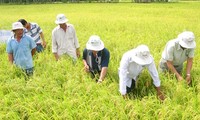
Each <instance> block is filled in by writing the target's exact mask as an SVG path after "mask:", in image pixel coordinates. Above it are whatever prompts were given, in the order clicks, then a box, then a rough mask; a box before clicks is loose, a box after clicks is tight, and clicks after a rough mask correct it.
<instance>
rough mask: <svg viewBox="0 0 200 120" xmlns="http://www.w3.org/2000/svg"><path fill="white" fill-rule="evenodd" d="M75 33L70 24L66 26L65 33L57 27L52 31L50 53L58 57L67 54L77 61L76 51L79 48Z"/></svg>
mask: <svg viewBox="0 0 200 120" xmlns="http://www.w3.org/2000/svg"><path fill="white" fill-rule="evenodd" d="M79 47H80V46H79V42H78V39H77V36H76V31H75V29H74V26H73V25H72V24H67V29H66V32H65V31H64V30H63V29H62V28H60V26H59V25H58V26H57V27H56V28H54V30H53V31H52V52H53V53H57V54H58V55H59V56H61V55H63V54H68V55H69V56H70V57H72V58H74V59H77V55H76V49H77V48H79Z"/></svg>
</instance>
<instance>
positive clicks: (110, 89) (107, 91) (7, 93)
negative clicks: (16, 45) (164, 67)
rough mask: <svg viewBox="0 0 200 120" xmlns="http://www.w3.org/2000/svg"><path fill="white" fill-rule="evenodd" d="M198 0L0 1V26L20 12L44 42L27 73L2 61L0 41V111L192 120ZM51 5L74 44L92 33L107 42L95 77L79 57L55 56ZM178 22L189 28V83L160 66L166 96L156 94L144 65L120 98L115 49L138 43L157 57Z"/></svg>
mask: <svg viewBox="0 0 200 120" xmlns="http://www.w3.org/2000/svg"><path fill="white" fill-rule="evenodd" d="M199 6H200V2H179V3H149V4H137V3H112V4H110V3H91V4H89V3H80V4H40V5H0V29H5V30H10V29H11V25H12V23H13V22H15V21H17V20H18V19H20V18H24V19H26V20H27V21H29V22H36V23H38V24H39V25H40V27H41V28H42V29H43V33H44V35H45V39H46V42H47V48H46V49H45V51H44V52H43V53H40V54H37V55H35V56H34V68H35V72H34V75H33V77H32V78H30V79H29V80H25V78H24V74H23V73H22V72H21V70H19V69H18V68H16V67H15V66H11V65H10V64H9V62H8V58H7V53H6V45H5V44H1V45H0V66H1V67H0V119H2V120H14V119H16V120H17V119H30V120H43V119H45V120H46V119H56V120H57V119H59V120H60V119H62V120H71V119H77V120H82V119H90V120H96V119H97V120H98V119H106V120H107V119H120V120H129V119H133V120H134V119H136V120H138V119H141V120H151V119H153V120H179V119H181V120H190V119H193V120H199V119H200V78H199V75H200V65H199V64H198V61H199V60H200V55H199V53H200V51H199V48H198V47H199V40H200V39H199V38H200V24H199V23H200V19H199V18H200V12H199V11H200V7H199ZM59 13H64V14H65V15H66V16H67V18H68V19H69V23H71V24H73V25H74V26H75V29H76V32H77V36H78V39H79V43H80V46H81V48H80V50H81V52H82V51H83V49H84V48H85V44H86V42H87V41H88V39H89V37H90V36H91V35H93V34H96V35H99V36H100V37H101V39H102V40H103V41H104V44H105V47H106V48H108V49H109V51H110V55H111V58H110V64H109V68H108V74H107V76H106V79H105V81H103V83H102V84H96V83H95V81H94V80H92V79H91V78H90V76H89V75H88V74H86V73H85V72H84V70H83V64H82V59H81V58H80V59H78V61H77V63H76V64H75V65H74V64H72V61H71V60H70V59H61V60H60V61H58V62H56V61H55V58H54V56H53V54H52V52H51V32H52V30H53V28H54V27H56V24H55V23H54V21H55V19H56V15H57V14H59ZM184 30H190V31H193V32H194V34H195V36H196V43H197V48H196V51H195V57H194V63H193V69H192V73H191V75H192V80H193V82H192V85H191V86H187V85H186V83H185V82H184V81H183V82H177V80H176V78H175V77H174V76H173V75H164V74H160V79H161V85H162V86H161V89H162V91H163V93H164V94H165V97H166V99H165V100H164V101H163V102H160V101H159V100H158V99H157V97H156V91H155V89H154V86H153V84H152V80H151V77H150V75H149V74H148V72H147V70H145V71H143V74H142V75H141V76H140V78H139V80H138V82H137V90H136V91H134V93H133V94H132V95H131V96H130V98H129V99H126V100H125V99H123V97H122V96H121V95H120V93H119V78H118V67H119V62H120V60H121V57H122V55H123V53H124V52H126V51H128V50H130V49H132V48H134V47H136V46H137V45H139V44H146V45H147V46H148V47H149V49H150V52H151V54H152V56H153V57H154V60H155V63H156V65H158V63H159V60H160V58H161V53H162V50H163V49H164V46H165V44H166V42H167V41H168V40H170V39H173V38H176V37H177V35H178V34H179V33H181V32H182V31H184ZM183 73H185V71H184V72H183Z"/></svg>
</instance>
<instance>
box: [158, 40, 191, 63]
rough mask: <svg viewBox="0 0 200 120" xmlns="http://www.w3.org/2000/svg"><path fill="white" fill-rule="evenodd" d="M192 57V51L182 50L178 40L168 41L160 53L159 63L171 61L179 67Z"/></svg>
mask: <svg viewBox="0 0 200 120" xmlns="http://www.w3.org/2000/svg"><path fill="white" fill-rule="evenodd" d="M193 57H194V49H184V50H183V49H182V48H181V46H180V44H179V41H178V39H174V40H170V41H169V42H168V43H167V44H166V46H165V49H164V51H163V53H162V59H161V63H165V62H167V61H173V65H181V64H183V63H184V62H185V61H186V60H187V59H188V58H193Z"/></svg>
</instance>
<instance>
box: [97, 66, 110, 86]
mask: <svg viewBox="0 0 200 120" xmlns="http://www.w3.org/2000/svg"><path fill="white" fill-rule="evenodd" d="M107 69H108V67H102V69H101V73H100V77H99V80H98V83H99V82H102V81H103V80H104V78H105V76H106V73H107Z"/></svg>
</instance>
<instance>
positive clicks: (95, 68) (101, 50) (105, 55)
mask: <svg viewBox="0 0 200 120" xmlns="http://www.w3.org/2000/svg"><path fill="white" fill-rule="evenodd" d="M109 59H110V53H109V51H108V50H107V49H106V48H105V47H104V43H103V41H101V39H100V37H99V36H97V35H92V36H91V37H90V38H89V40H88V42H87V44H86V48H85V49H84V51H83V64H84V69H85V71H86V72H90V73H91V75H92V78H94V79H96V80H97V82H98V83H101V82H102V81H103V80H104V78H105V76H106V73H107V69H108V64H109ZM96 76H99V78H97V77H96Z"/></svg>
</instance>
